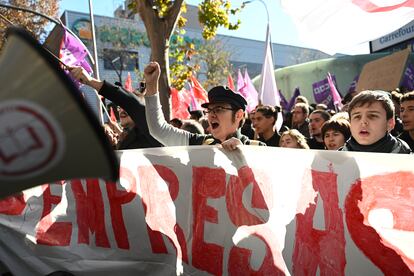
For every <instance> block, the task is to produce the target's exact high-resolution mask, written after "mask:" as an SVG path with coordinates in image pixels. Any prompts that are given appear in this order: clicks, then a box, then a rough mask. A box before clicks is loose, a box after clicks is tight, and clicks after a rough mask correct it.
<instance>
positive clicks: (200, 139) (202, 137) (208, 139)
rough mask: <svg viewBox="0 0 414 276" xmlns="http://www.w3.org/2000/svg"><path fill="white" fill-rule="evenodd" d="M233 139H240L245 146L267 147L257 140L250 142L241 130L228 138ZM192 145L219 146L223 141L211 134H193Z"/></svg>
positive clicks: (190, 141) (190, 142) (191, 137)
mask: <svg viewBox="0 0 414 276" xmlns="http://www.w3.org/2000/svg"><path fill="white" fill-rule="evenodd" d="M231 137H235V138H237V139H239V140H240V141H241V142H242V144H243V145H259V146H266V144H265V143H263V142H260V141H257V140H250V139H249V138H248V137H247V136H246V135H243V134H241V132H240V129H239V130H238V131H237V132H236V133H234V134H233V135H230V136H228V137H227V139H230V138H231ZM188 142H189V144H190V145H217V144H221V141H220V140H218V139H215V138H214V137H213V135H211V134H208V135H206V134H194V133H192V134H191V136H190V140H189V141H188Z"/></svg>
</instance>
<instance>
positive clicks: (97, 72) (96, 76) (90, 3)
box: [89, 0, 104, 125]
mask: <svg viewBox="0 0 414 276" xmlns="http://www.w3.org/2000/svg"><path fill="white" fill-rule="evenodd" d="M89 17H90V21H91V31H92V45H93V59H94V60H95V63H94V67H93V69H94V70H93V71H94V74H95V78H96V79H98V80H99V79H100V78H99V66H98V52H97V48H96V35H95V20H94V16H93V6H92V0H89ZM98 101H99V103H98V118H99V121H100V122H101V123H102V125H103V124H104V121H103V114H102V109H101V107H100V106H101V103H100V102H101V99H100V98H99V97H98Z"/></svg>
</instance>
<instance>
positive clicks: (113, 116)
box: [109, 106, 116, 123]
mask: <svg viewBox="0 0 414 276" xmlns="http://www.w3.org/2000/svg"><path fill="white" fill-rule="evenodd" d="M109 116H111V121H112V122H113V123H116V116H115V112H114V109H113V108H112V106H111V107H110V109H109Z"/></svg>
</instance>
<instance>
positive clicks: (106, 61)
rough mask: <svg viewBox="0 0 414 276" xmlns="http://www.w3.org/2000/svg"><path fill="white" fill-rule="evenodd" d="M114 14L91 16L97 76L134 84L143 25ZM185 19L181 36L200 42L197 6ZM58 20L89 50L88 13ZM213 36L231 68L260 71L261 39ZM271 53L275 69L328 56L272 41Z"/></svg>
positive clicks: (145, 46) (143, 53)
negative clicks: (226, 51) (128, 76)
mask: <svg viewBox="0 0 414 276" xmlns="http://www.w3.org/2000/svg"><path fill="white" fill-rule="evenodd" d="M114 14H115V15H116V16H115V17H106V16H95V17H94V21H95V30H96V43H97V51H98V64H99V72H100V77H101V79H105V80H107V81H111V82H115V81H120V82H121V83H123V81H125V78H126V76H127V73H128V72H129V73H130V74H131V76H132V78H133V83H134V84H135V85H136V83H137V81H138V78H139V77H138V76H139V72H140V71H142V70H143V68H144V66H145V64H147V63H148V61H149V57H150V53H151V50H150V44H149V41H148V38H147V36H146V32H145V27H144V24H143V22H142V21H141V20H140V19H139V16H138V15H134V16H133V18H122V17H120V16H123V17H127V16H128V13H127V12H126V11H125V10H124V9H122V8H118V9H117V10H116V11H115V12H114ZM186 18H187V19H188V21H187V24H186V28H185V29H186V34H185V36H184V39H185V40H188V41H192V42H193V43H194V44H195V45H197V44H200V43H203V38H202V36H201V26H200V25H199V23H198V20H197V7H194V6H188V11H187V13H186ZM61 19H62V21H63V22H64V23H65V25H66V26H68V27H69V28H70V29H71V30H72V31H73V32H74V33H75V34H77V35H78V36H79V38H80V39H81V40H82V41H83V42H84V43H85V45H87V46H88V48H89V49H92V40H91V39H92V35H91V31H90V20H89V14H86V13H79V12H72V11H65V12H64V13H63V15H62V17H61ZM216 39H218V40H220V41H221V42H222V44H223V45H225V48H226V49H227V50H228V51H229V52H231V53H232V55H231V57H230V63H231V64H232V65H233V68H234V69H235V71H236V70H237V69H238V68H242V67H246V68H247V70H248V72H249V74H250V76H252V77H254V76H256V75H258V74H260V72H261V68H262V63H263V59H264V44H265V42H264V41H258V40H252V39H244V38H238V37H233V36H225V35H217V37H216ZM273 53H274V55H275V58H274V63H275V64H274V66H275V69H277V68H282V67H286V66H290V65H295V64H299V63H304V62H308V61H312V60H319V59H323V58H328V57H330V56H329V55H327V54H325V53H323V52H321V51H318V50H313V49H308V48H302V47H295V46H289V45H283V44H276V43H274V44H273ZM121 63H124V67H125V68H123V71H122V75H121V78H120V76H119V73H121V72H120V69H121V68H120V65H121Z"/></svg>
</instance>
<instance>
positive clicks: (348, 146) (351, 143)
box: [340, 133, 411, 154]
mask: <svg viewBox="0 0 414 276" xmlns="http://www.w3.org/2000/svg"><path fill="white" fill-rule="evenodd" d="M340 150H341V151H366V152H382V153H407V154H410V153H411V150H410V147H409V146H408V145H407V143H406V142H404V141H403V140H401V139H399V138H395V137H394V136H392V135H391V134H389V133H387V134H386V135H385V136H384V137H383V138H381V139H379V140H378V141H377V142H375V143H374V144H371V145H360V144H358V142H357V141H356V140H355V139H354V138H353V137H351V138H350V139H349V140H348V141H346V143H345V145H344V146H343V147H342V148H341V149H340Z"/></svg>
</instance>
